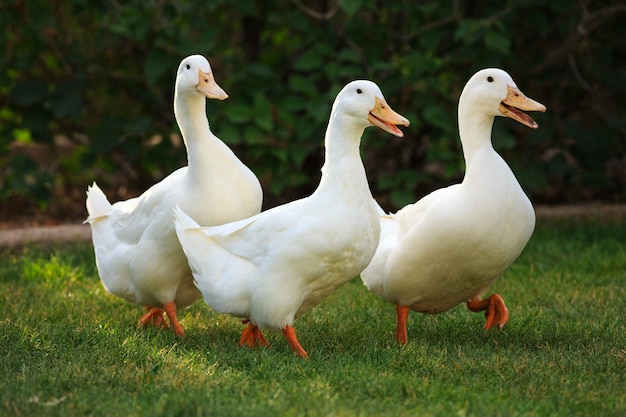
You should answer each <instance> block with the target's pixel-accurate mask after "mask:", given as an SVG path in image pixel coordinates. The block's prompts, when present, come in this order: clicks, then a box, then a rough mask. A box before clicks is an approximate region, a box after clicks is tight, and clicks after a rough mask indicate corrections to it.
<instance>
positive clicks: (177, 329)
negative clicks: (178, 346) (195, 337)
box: [163, 301, 185, 338]
mask: <svg viewBox="0 0 626 417" xmlns="http://www.w3.org/2000/svg"><path fill="white" fill-rule="evenodd" d="M163 310H165V314H167V318H168V319H170V326H171V327H172V330H174V334H175V335H176V336H178V337H181V338H182V337H185V331H184V330H183V326H181V325H180V323H179V322H178V316H177V315H176V304H174V302H173V301H170V302H169V303H165V304H164V305H163Z"/></svg>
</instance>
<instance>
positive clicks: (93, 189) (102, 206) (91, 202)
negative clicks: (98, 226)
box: [83, 181, 113, 224]
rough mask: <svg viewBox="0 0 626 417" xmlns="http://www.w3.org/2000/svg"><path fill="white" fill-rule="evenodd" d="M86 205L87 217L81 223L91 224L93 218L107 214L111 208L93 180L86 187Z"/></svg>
mask: <svg viewBox="0 0 626 417" xmlns="http://www.w3.org/2000/svg"><path fill="white" fill-rule="evenodd" d="M86 205H87V212H88V213H89V217H87V220H85V221H84V222H83V223H90V224H93V222H94V221H95V220H97V219H99V218H102V217H106V216H108V215H109V214H111V211H112V210H113V206H112V205H111V203H109V200H107V197H106V195H104V192H102V190H101V189H100V187H98V185H97V184H96V182H95V181H94V183H93V184H92V185H91V186H88V187H87V201H86Z"/></svg>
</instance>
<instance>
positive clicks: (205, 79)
mask: <svg viewBox="0 0 626 417" xmlns="http://www.w3.org/2000/svg"><path fill="white" fill-rule="evenodd" d="M198 80H199V81H198V85H196V88H197V89H198V91H199V92H201V93H202V94H204V95H205V96H207V98H216V99H218V100H225V99H227V98H228V94H226V92H225V91H224V90H222V87H220V86H219V85H217V83H216V82H215V78H213V73H212V72H203V71H202V70H198Z"/></svg>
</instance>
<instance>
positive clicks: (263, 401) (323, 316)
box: [0, 220, 626, 417]
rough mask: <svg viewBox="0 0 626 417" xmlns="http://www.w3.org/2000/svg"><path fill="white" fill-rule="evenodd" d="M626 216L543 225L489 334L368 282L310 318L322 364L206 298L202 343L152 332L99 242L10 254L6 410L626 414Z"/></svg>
mask: <svg viewBox="0 0 626 417" xmlns="http://www.w3.org/2000/svg"><path fill="white" fill-rule="evenodd" d="M625 249H626V225H623V224H618V223H609V224H603V223H600V222H586V223H581V224H579V223H576V222H571V221H560V222H557V221H552V222H549V221H545V220H543V221H540V222H539V223H538V226H537V230H536V232H535V235H534V236H533V238H532V240H531V241H530V243H529V245H528V247H527V248H526V250H525V251H524V253H523V254H522V256H521V257H520V259H519V260H518V261H517V262H516V263H515V264H514V265H513V266H512V267H511V268H510V269H509V270H507V271H506V272H505V274H504V275H503V276H502V277H501V278H500V279H499V280H498V282H497V284H496V286H495V287H494V288H492V289H491V291H490V293H491V292H498V293H500V294H501V295H502V296H503V297H504V299H505V301H506V302H507V306H508V308H509V310H510V313H511V317H510V320H509V323H508V324H507V326H506V327H505V329H504V331H502V332H499V331H491V332H489V333H484V332H483V331H482V325H483V322H484V317H483V315H482V314H475V313H470V312H469V311H468V310H467V309H466V308H465V307H464V306H459V307H457V308H455V309H453V310H451V311H449V312H447V313H444V314H440V315H435V316H425V315H419V314H416V313H412V314H411V316H410V317H409V327H408V330H409V343H408V345H406V346H404V347H399V346H397V345H396V344H395V343H394V341H393V339H394V314H395V310H394V308H393V306H392V305H391V304H388V303H385V302H383V301H381V300H379V299H378V298H377V297H376V296H374V295H373V294H371V293H369V292H368V291H367V290H366V289H365V288H364V287H363V285H362V284H361V283H360V281H359V280H354V281H352V282H350V283H349V284H347V285H345V286H344V287H342V288H341V289H340V290H339V291H338V292H337V293H335V294H334V295H333V296H331V297H330V298H329V299H327V300H326V301H325V302H324V303H322V304H321V305H320V306H318V307H317V308H315V309H314V310H312V311H311V312H309V313H308V314H306V315H305V316H304V317H302V318H301V319H299V320H298V321H297V322H296V328H297V330H298V336H299V339H300V342H301V343H302V344H303V346H304V348H305V349H307V350H308V352H309V355H310V359H309V360H302V359H298V358H296V357H295V356H294V355H293V354H292V352H291V351H290V350H289V347H288V345H287V342H286V341H285V340H284V338H283V336H282V335H281V334H279V333H277V332H272V331H267V332H266V337H267V339H268V341H269V343H270V344H271V347H270V348H267V349H262V348H261V349H256V350H252V349H248V348H241V347H239V346H238V345H237V341H238V339H239V335H240V332H241V330H242V328H243V325H242V324H241V323H240V322H238V321H237V320H236V319H234V318H232V317H229V316H224V315H218V314H215V313H213V312H211V311H210V309H209V308H208V307H206V306H205V305H204V303H202V302H201V301H199V302H197V303H196V304H195V305H193V306H192V307H191V308H189V309H187V310H185V311H184V312H182V313H181V318H182V325H183V326H184V328H185V330H186V332H187V338H186V339H184V340H182V341H181V340H176V339H175V337H174V336H173V335H172V333H171V332H169V331H163V330H157V329H137V328H136V327H135V323H136V322H137V321H138V319H139V316H140V313H141V312H142V310H141V309H140V308H139V307H137V306H134V305H131V304H129V303H127V302H124V301H122V300H120V299H117V298H115V297H113V296H111V295H109V294H108V293H106V291H105V290H104V289H103V288H102V286H101V284H100V281H99V279H98V277H97V273H96V270H95V265H94V260H93V254H92V249H91V245H87V244H85V245H70V246H63V247H59V248H55V249H52V248H45V247H28V248H22V249H14V250H10V251H6V250H5V251H4V252H2V253H0V297H1V298H0V300H1V301H0V311H1V316H0V323H1V333H0V369H1V370H2V372H0V397H1V398H0V415H9V416H33V415H51V416H56V415H58V416H74V415H107V416H150V417H156V416H209V415H210V416H213V415H233V416H263V415H268V416H269V415H273V416H279V415H280V416H302V415H321V416H330V415H333V416H334V415H337V416H369V415H372V416H375V415H393V416H416V415H419V416H624V415H626V389H625V387H626V381H625V375H626V322H625V319H626V301H625V300H626V294H625V288H626V250H625Z"/></svg>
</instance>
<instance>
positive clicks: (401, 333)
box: [396, 305, 411, 345]
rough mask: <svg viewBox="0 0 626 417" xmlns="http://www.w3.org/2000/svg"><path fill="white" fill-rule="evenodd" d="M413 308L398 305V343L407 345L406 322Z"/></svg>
mask: <svg viewBox="0 0 626 417" xmlns="http://www.w3.org/2000/svg"><path fill="white" fill-rule="evenodd" d="M410 312H411V308H410V307H409V306H401V305H396V342H398V343H401V344H403V345H406V344H407V343H408V335H407V332H406V320H407V318H408V317H409V313H410Z"/></svg>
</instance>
